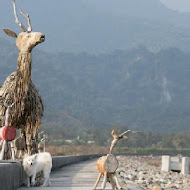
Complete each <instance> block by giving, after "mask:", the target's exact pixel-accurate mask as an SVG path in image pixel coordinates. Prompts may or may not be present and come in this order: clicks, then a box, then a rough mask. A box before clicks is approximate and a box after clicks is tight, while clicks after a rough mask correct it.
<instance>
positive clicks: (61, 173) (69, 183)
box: [17, 159, 111, 190]
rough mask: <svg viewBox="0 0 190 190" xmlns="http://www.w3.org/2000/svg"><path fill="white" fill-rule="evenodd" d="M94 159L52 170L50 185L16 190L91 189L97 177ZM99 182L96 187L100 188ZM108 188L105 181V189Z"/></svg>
mask: <svg viewBox="0 0 190 190" xmlns="http://www.w3.org/2000/svg"><path fill="white" fill-rule="evenodd" d="M96 161H97V159H94V160H88V161H84V162H80V163H78V164H72V165H69V166H65V167H63V168H60V169H59V170H57V171H54V172H52V174H51V176H50V179H51V187H32V188H27V187H22V188H19V189H17V190H92V189H93V186H94V184H95V182H96V179H97V177H98V171H97V168H96ZM100 187H101V183H100V185H99V186H98V188H97V190H98V189H101V188H100ZM108 189H110V190H111V187H110V184H109V183H107V185H106V190H108Z"/></svg>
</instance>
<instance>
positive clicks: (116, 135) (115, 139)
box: [109, 130, 142, 154]
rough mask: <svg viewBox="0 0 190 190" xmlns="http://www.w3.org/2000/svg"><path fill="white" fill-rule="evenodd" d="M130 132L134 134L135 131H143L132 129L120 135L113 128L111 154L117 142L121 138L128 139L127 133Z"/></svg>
mask: <svg viewBox="0 0 190 190" xmlns="http://www.w3.org/2000/svg"><path fill="white" fill-rule="evenodd" d="M128 133H133V134H134V133H142V131H131V130H127V131H125V132H123V133H121V134H120V135H118V134H117V133H116V131H115V130H112V132H111V135H112V136H113V141H112V142H111V147H110V151H109V154H112V152H113V148H114V147H115V146H116V144H117V142H118V141H119V140H120V139H123V140H126V139H127V136H125V135H126V134H128Z"/></svg>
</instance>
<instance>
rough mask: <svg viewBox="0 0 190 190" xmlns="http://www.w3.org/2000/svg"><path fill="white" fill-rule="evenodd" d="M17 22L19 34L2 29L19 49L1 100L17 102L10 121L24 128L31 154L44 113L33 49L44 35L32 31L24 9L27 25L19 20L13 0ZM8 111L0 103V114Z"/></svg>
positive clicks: (13, 0) (16, 126) (27, 146)
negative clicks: (34, 75)
mask: <svg viewBox="0 0 190 190" xmlns="http://www.w3.org/2000/svg"><path fill="white" fill-rule="evenodd" d="M12 3H13V10H14V15H15V19H16V23H17V24H18V25H19V26H20V28H21V29H22V32H21V33H20V34H18V35H17V34H16V33H15V32H13V31H12V30H9V29H5V28H4V29H3V31H4V32H5V33H6V34H7V35H9V36H11V37H13V38H16V46H17V48H18V49H19V54H18V58H17V71H16V72H14V73H12V74H11V75H10V76H8V77H7V79H6V80H5V82H4V84H3V86H2V87H1V88H0V101H1V100H6V101H8V100H9V101H11V102H15V104H14V106H13V108H12V110H13V111H12V113H11V116H10V124H11V126H14V127H15V128H17V129H20V130H21V133H23V136H24V139H25V141H26V149H27V153H28V154H31V150H32V146H33V141H35V140H36V135H37V132H38V130H39V127H40V123H41V118H42V116H43V103H42V99H41V96H40V94H39V93H38V91H37V89H36V88H35V86H34V84H33V82H32V80H31V64H32V54H31V52H32V49H33V48H34V47H35V46H36V45H38V44H40V43H42V42H44V40H45V35H44V34H43V33H40V32H33V31H32V26H31V21H30V17H29V15H28V14H25V13H24V12H23V11H22V10H21V9H20V13H21V15H22V16H24V18H26V20H27V22H28V28H27V29H26V28H25V26H24V25H23V24H22V22H20V21H19V19H18V15H17V9H16V3H15V0H12ZM4 114H5V106H3V105H0V115H1V116H3V115H4ZM36 152H37V150H36Z"/></svg>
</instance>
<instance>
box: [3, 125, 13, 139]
mask: <svg viewBox="0 0 190 190" xmlns="http://www.w3.org/2000/svg"><path fill="white" fill-rule="evenodd" d="M15 136H16V129H15V128H14V127H10V126H4V127H2V128H0V140H6V141H12V140H14V138H15Z"/></svg>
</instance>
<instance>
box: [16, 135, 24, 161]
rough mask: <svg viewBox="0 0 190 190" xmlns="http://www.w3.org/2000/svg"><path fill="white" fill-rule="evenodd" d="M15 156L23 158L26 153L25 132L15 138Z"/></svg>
mask: <svg viewBox="0 0 190 190" xmlns="http://www.w3.org/2000/svg"><path fill="white" fill-rule="evenodd" d="M14 147H15V156H16V157H17V158H22V157H23V156H24V155H25V153H26V141H25V138H24V134H23V133H20V136H19V137H18V138H16V139H15V140H14Z"/></svg>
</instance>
